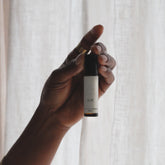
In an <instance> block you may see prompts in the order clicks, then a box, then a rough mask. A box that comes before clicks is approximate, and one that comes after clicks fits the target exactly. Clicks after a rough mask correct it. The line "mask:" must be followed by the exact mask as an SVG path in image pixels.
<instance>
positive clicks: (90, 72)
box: [84, 52, 98, 76]
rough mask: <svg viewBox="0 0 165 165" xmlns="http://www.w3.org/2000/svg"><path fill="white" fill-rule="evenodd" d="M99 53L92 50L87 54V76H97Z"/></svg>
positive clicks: (85, 68) (85, 67)
mask: <svg viewBox="0 0 165 165" xmlns="http://www.w3.org/2000/svg"><path fill="white" fill-rule="evenodd" d="M97 56H98V55H97V54H94V53H93V52H91V53H90V54H87V53H86V54H85V64H84V70H85V76H96V75H98V61H97Z"/></svg>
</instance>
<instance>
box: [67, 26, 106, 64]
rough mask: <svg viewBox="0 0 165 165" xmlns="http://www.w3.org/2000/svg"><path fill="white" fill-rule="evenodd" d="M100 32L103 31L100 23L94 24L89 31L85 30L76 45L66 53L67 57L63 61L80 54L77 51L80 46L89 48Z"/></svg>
mask: <svg viewBox="0 0 165 165" xmlns="http://www.w3.org/2000/svg"><path fill="white" fill-rule="evenodd" d="M102 33H103V26H102V25H96V26H94V27H93V28H92V29H91V30H90V31H89V32H87V33H86V34H85V35H84V37H83V38H82V39H81V41H80V43H79V44H78V46H77V47H76V48H74V49H73V51H72V52H71V53H70V54H69V55H68V57H67V59H66V60H65V63H67V62H68V61H70V60H72V59H74V58H75V57H76V56H78V55H79V54H80V52H79V49H80V48H83V49H86V50H89V49H90V47H91V46H92V45H93V44H94V43H95V42H96V41H97V39H98V38H99V37H100V36H101V34H102Z"/></svg>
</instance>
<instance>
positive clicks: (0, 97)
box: [0, 0, 9, 159]
mask: <svg viewBox="0 0 165 165" xmlns="http://www.w3.org/2000/svg"><path fill="white" fill-rule="evenodd" d="M8 22H9V1H8V0H6V1H3V0H0V159H1V158H2V155H3V154H4V143H5V116H6V84H7V82H6V81H7V79H6V75H7V49H8Z"/></svg>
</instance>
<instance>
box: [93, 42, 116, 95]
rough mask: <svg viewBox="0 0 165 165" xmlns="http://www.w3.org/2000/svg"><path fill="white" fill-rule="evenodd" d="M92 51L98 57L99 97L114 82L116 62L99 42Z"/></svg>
mask: <svg viewBox="0 0 165 165" xmlns="http://www.w3.org/2000/svg"><path fill="white" fill-rule="evenodd" d="M91 51H92V52H94V53H95V54H97V55H98V67H99V68H98V72H99V91H100V92H99V96H101V95H102V94H103V93H104V92H105V91H106V90H107V89H108V87H109V86H110V85H111V84H112V83H113V81H114V75H113V73H112V70H113V69H114V67H115V65H116V61H115V59H114V58H113V57H112V56H110V55H109V54H108V53H107V49H106V47H105V46H104V44H103V43H100V42H98V43H96V44H94V45H92V47H91Z"/></svg>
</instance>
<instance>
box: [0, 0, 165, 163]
mask: <svg viewBox="0 0 165 165" xmlns="http://www.w3.org/2000/svg"><path fill="white" fill-rule="evenodd" d="M1 2H3V1H1ZM164 9H165V2H164V1H161V0H160V1H157V0H150V1H147V0H143V1H142V0H134V1H132V0H125V1H123V0H97V1H94V0H90V1H87V0H68V1H62V0H48V1H45V0H35V1H34V0H12V1H10V24H9V25H10V26H9V27H10V29H9V47H8V58H7V63H8V65H7V70H8V72H7V83H6V85H7V99H6V102H7V108H6V110H5V113H4V114H5V116H6V118H5V119H6V122H5V143H4V144H5V145H4V146H5V147H4V148H5V152H7V151H8V149H9V148H10V147H11V145H12V144H13V143H14V142H15V140H16V139H17V138H18V136H19V135H20V134H21V132H22V131H23V129H24V128H25V126H26V124H27V123H28V121H29V120H30V118H31V117H32V115H33V113H34V111H35V108H36V107H37V105H38V102H39V98H40V93H41V90H42V87H43V84H44V82H45V80H46V79H47V77H48V76H49V74H50V73H51V72H52V70H54V69H55V68H57V67H58V66H59V65H60V64H61V63H62V62H63V60H64V59H65V58H66V56H67V54H68V53H69V52H70V51H71V50H72V49H73V48H74V46H76V45H77V43H78V42H79V40H80V38H81V37H82V36H83V34H84V33H85V32H86V31H87V30H89V29H90V28H92V26H94V25H95V24H103V25H104V27H105V30H104V34H103V36H102V37H101V38H100V40H99V41H101V42H103V43H105V45H106V46H107V49H108V51H109V53H110V54H111V55H112V56H114V58H115V59H116V61H117V67H116V69H115V70H114V74H115V77H116V80H115V82H114V83H113V85H112V86H111V87H110V88H109V90H108V91H107V93H106V94H105V95H104V96H102V97H101V99H100V100H99V117H98V118H84V119H83V120H81V121H80V122H79V123H77V124H76V125H75V126H74V127H73V128H72V129H71V130H70V131H69V132H68V133H67V134H66V136H65V137H64V139H63V141H62V143H61V145H60V147H59V149H58V152H57V154H56V155H55V158H54V160H53V162H52V165H53V164H55V165H93V164H95V165H100V164H102V165H164V162H165V120H164V118H165V111H164V109H165V101H164V100H165V92H164V91H165V87H164V84H165V76H164V75H165V67H164V61H165V55H164V54H165V46H164V45H165V21H164V20H165V17H164V16H165V10H164ZM1 31H2V29H1ZM1 38H2V36H1ZM2 55H3V57H4V56H5V54H4V53H3V54H2ZM2 67H3V68H4V67H5V66H3V65H2V64H1V68H2ZM1 81H2V80H1ZM1 89H2V84H1ZM0 100H2V98H0ZM4 101H5V100H4ZM1 103H2V102H1ZM2 105H3V104H2ZM2 111H4V109H1V112H2ZM4 114H3V115H4ZM2 119H3V118H2V116H1V123H3V122H2ZM2 126H3V129H4V125H1V128H2ZM2 137H3V136H2V134H1V142H2V139H3V138H2ZM0 147H1V148H2V146H0Z"/></svg>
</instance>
